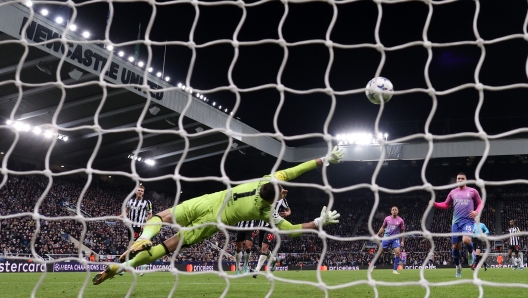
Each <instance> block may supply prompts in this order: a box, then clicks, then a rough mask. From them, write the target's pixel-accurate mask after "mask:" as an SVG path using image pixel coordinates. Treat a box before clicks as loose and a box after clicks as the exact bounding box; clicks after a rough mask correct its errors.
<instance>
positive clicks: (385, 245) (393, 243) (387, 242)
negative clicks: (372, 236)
mask: <svg viewBox="0 0 528 298" xmlns="http://www.w3.org/2000/svg"><path fill="white" fill-rule="evenodd" d="M389 246H391V247H392V249H395V248H398V247H400V246H401V245H400V239H392V240H383V241H381V248H383V249H387V248H389Z"/></svg>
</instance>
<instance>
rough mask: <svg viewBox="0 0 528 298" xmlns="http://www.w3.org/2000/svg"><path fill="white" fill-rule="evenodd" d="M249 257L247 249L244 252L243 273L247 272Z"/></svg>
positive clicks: (249, 252) (249, 253)
mask: <svg viewBox="0 0 528 298" xmlns="http://www.w3.org/2000/svg"><path fill="white" fill-rule="evenodd" d="M250 257H251V251H247V250H246V253H245V254H244V273H247V270H248V263H249V258H250Z"/></svg>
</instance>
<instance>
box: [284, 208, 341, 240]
mask: <svg viewBox="0 0 528 298" xmlns="http://www.w3.org/2000/svg"><path fill="white" fill-rule="evenodd" d="M340 216H341V215H340V214H339V213H337V211H335V210H334V211H330V210H328V211H327V210H326V206H324V207H323V210H321V216H320V217H318V218H316V219H314V220H313V221H311V222H305V223H302V224H296V225H294V224H291V223H290V222H289V221H287V220H285V219H284V218H282V217H279V218H275V224H276V225H277V228H279V229H280V230H283V231H289V230H300V229H306V230H310V229H312V230H317V229H319V227H320V226H326V225H329V224H336V223H339V220H338V218H339V217H340ZM288 235H289V236H290V237H299V236H301V235H302V232H299V233H293V234H288Z"/></svg>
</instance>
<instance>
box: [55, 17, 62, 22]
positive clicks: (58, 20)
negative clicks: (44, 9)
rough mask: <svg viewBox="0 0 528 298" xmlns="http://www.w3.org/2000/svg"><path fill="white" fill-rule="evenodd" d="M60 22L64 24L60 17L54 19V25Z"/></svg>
mask: <svg viewBox="0 0 528 298" xmlns="http://www.w3.org/2000/svg"><path fill="white" fill-rule="evenodd" d="M62 22H64V19H63V18H62V17H56V18H55V23H57V24H62Z"/></svg>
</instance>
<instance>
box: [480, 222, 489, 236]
mask: <svg viewBox="0 0 528 298" xmlns="http://www.w3.org/2000/svg"><path fill="white" fill-rule="evenodd" d="M481 225H482V232H484V233H485V234H486V235H489V229H488V227H486V225H485V224H483V223H481Z"/></svg>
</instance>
